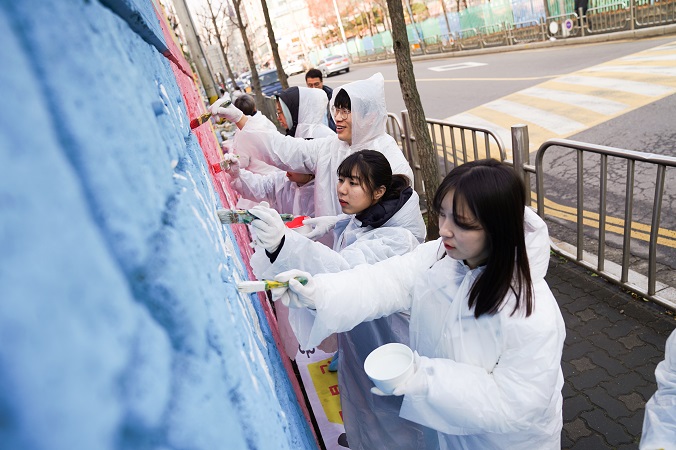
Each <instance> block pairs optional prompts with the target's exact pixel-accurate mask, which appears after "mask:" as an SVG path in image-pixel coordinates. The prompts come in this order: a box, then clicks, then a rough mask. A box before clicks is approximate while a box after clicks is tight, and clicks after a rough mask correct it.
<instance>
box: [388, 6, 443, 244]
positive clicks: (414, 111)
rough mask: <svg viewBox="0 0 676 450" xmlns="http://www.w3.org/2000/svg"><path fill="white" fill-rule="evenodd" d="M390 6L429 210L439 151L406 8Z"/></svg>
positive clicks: (434, 231)
mask: <svg viewBox="0 0 676 450" xmlns="http://www.w3.org/2000/svg"><path fill="white" fill-rule="evenodd" d="M387 6H388V9H389V11H390V18H391V20H392V41H393V42H392V47H393V48H394V58H395V61H396V62H397V75H398V77H399V86H400V87H401V93H402V95H403V97H404V104H405V105H406V109H407V110H408V112H409V117H410V118H411V128H412V131H413V135H414V136H415V145H416V149H417V150H418V156H419V159H420V166H421V168H422V175H423V185H424V187H425V200H426V202H427V207H428V208H427V210H428V211H429V210H430V206H431V205H432V201H433V199H434V193H435V192H436V190H437V187H439V168H438V162H437V155H436V152H435V151H434V147H433V146H432V139H431V138H430V133H429V129H428V128H427V121H426V119H425V111H424V110H423V107H422V103H421V102H420V94H419V93H418V87H417V85H416V84H415V76H414V74H413V62H412V61H411V52H410V46H409V42H408V36H407V35H406V22H405V21H404V8H403V6H402V4H401V0H387ZM438 237H439V219H438V218H437V217H436V216H435V215H434V214H428V215H427V238H428V239H430V240H431V239H436V238H438Z"/></svg>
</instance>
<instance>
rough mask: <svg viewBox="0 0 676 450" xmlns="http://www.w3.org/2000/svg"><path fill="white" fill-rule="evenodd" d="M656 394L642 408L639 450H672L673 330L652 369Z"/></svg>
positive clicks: (675, 405)
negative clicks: (641, 430)
mask: <svg viewBox="0 0 676 450" xmlns="http://www.w3.org/2000/svg"><path fill="white" fill-rule="evenodd" d="M655 378H656V379H657V392H655V394H653V396H652V397H651V398H650V400H648V403H646V405H645V416H644V418H643V433H642V435H641V444H640V447H639V448H640V449H641V450H655V449H658V448H661V449H665V450H673V449H676V330H674V331H672V332H671V335H670V336H669V339H667V345H666V348H665V351H664V361H662V362H660V363H659V364H658V365H657V368H656V369H655Z"/></svg>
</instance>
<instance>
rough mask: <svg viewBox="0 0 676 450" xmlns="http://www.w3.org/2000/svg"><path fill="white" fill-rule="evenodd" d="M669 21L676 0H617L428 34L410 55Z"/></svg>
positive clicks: (387, 50) (377, 55) (371, 57)
mask: <svg viewBox="0 0 676 450" xmlns="http://www.w3.org/2000/svg"><path fill="white" fill-rule="evenodd" d="M552 23H555V24H556V25H554V26H552V25H551V24H552ZM672 23H676V0H620V1H618V2H616V3H613V4H609V5H604V6H600V7H596V8H589V9H588V10H587V12H586V15H583V14H582V11H581V10H579V11H577V13H575V12H570V13H566V14H561V15H556V16H551V17H546V18H543V19H542V20H541V21H540V22H536V21H529V22H521V23H514V24H510V23H502V24H495V25H489V26H484V27H481V28H480V29H476V28H468V29H463V30H460V31H453V32H452V33H451V34H450V35H449V34H443V35H438V36H428V37H425V38H424V39H423V40H422V41H420V42H411V44H410V45H411V55H423V54H435V53H444V52H454V51H461V50H471V49H478V48H486V47H498V46H507V45H519V44H525V43H529V42H539V41H546V40H549V39H550V38H556V39H568V38H575V37H579V36H587V35H590V34H603V33H612V32H617V31H623V30H634V29H637V28H649V27H654V26H658V25H667V24H672ZM350 56H351V58H352V61H353V62H354V63H360V62H372V61H381V60H386V59H394V52H393V50H392V48H391V47H378V48H374V49H372V50H369V51H368V52H357V53H351V54H350Z"/></svg>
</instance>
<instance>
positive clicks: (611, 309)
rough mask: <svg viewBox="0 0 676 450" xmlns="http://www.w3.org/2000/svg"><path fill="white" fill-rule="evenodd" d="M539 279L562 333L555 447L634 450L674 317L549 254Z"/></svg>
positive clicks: (639, 436)
mask: <svg viewBox="0 0 676 450" xmlns="http://www.w3.org/2000/svg"><path fill="white" fill-rule="evenodd" d="M546 279H547V282H548V283H549V287H550V288H551V289H552V292H553V293H554V296H555V297H556V299H557V301H558V302H559V306H560V307H561V312H562V314H563V319H564V321H565V323H566V333H567V335H566V342H565V346H564V349H563V362H562V367H563V375H564V378H565V383H564V387H563V431H562V433H561V446H562V448H564V449H574V450H597V449H621V450H625V449H626V450H628V449H636V448H638V443H639V441H640V438H641V428H642V425H643V414H644V407H645V403H646V402H647V401H648V399H649V398H650V396H651V395H652V394H653V393H654V392H655V389H657V385H656V384H655V367H656V366H657V364H658V363H659V362H660V361H661V360H663V359H664V345H665V343H666V340H667V337H668V336H669V334H670V333H671V331H672V330H673V329H674V328H676V319H675V317H674V315H672V314H671V312H670V311H668V310H667V309H665V308H662V307H660V306H658V305H655V304H652V303H649V302H645V301H643V300H642V299H638V298H635V297H633V296H632V295H631V294H629V293H627V292H625V291H623V290H622V289H621V288H620V287H618V286H616V285H614V284H612V283H609V282H607V281H605V280H604V279H603V278H600V277H598V276H592V274H591V272H588V271H586V270H585V269H583V268H581V267H578V266H577V265H575V264H574V263H572V262H568V261H566V260H564V259H563V258H560V257H558V256H555V255H553V256H552V257H551V259H550V264H549V272H548V274H547V278H546Z"/></svg>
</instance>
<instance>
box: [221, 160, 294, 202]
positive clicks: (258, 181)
mask: <svg viewBox="0 0 676 450" xmlns="http://www.w3.org/2000/svg"><path fill="white" fill-rule="evenodd" d="M286 181H287V178H286V174H285V173H284V172H281V171H279V172H275V173H271V174H267V175H261V174H257V173H252V172H249V171H248V170H246V169H241V170H240V172H239V177H238V178H235V179H233V181H232V182H231V186H232V187H233V188H234V189H235V190H236V191H237V192H239V193H240V194H241V195H242V197H244V198H245V199H247V200H251V201H254V202H262V201H264V200H265V201H268V202H269V203H270V204H271V205H274V204H275V200H276V194H277V186H279V184H280V183H284V182H286Z"/></svg>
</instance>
